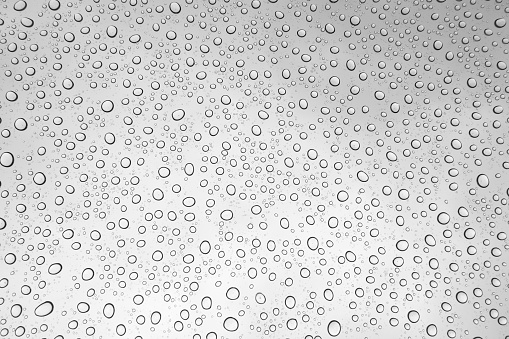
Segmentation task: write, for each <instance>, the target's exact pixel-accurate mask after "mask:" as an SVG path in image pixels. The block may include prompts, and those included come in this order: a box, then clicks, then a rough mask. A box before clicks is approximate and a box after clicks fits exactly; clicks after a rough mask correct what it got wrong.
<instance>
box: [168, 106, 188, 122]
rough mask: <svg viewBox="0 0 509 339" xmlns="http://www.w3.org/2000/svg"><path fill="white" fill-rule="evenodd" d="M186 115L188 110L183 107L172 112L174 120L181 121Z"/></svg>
mask: <svg viewBox="0 0 509 339" xmlns="http://www.w3.org/2000/svg"><path fill="white" fill-rule="evenodd" d="M185 115H186V112H185V111H184V110H183V109H182V108H179V109H176V110H174V111H173V112H172V113H171V117H172V118H173V120H175V121H180V120H182V119H183V118H184V116H185Z"/></svg>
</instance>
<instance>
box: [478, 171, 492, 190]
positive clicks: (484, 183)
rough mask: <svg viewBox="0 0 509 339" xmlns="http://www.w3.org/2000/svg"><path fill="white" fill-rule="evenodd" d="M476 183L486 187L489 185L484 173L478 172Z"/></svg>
mask: <svg viewBox="0 0 509 339" xmlns="http://www.w3.org/2000/svg"><path fill="white" fill-rule="evenodd" d="M477 185H479V187H481V188H486V187H488V186H489V185H490V179H489V178H488V176H487V175H486V174H479V175H478V176H477Z"/></svg>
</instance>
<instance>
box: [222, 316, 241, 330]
mask: <svg viewBox="0 0 509 339" xmlns="http://www.w3.org/2000/svg"><path fill="white" fill-rule="evenodd" d="M223 327H224V329H225V330H227V331H229V332H235V331H236V330H238V329H239V322H238V321H237V319H236V318H233V317H228V318H226V319H225V320H224V322H223Z"/></svg>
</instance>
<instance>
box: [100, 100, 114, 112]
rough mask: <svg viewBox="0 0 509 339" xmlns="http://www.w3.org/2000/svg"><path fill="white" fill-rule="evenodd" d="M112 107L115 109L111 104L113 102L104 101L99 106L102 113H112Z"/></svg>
mask: <svg viewBox="0 0 509 339" xmlns="http://www.w3.org/2000/svg"><path fill="white" fill-rule="evenodd" d="M114 107H115V105H114V104H113V101H111V100H104V101H103V102H102V104H101V109H102V110H103V112H106V113H109V112H111V111H113V108H114Z"/></svg>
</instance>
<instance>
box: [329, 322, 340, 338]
mask: <svg viewBox="0 0 509 339" xmlns="http://www.w3.org/2000/svg"><path fill="white" fill-rule="evenodd" d="M327 332H328V333H329V335H330V336H331V337H337V336H338V335H339V334H340V333H341V324H340V323H339V321H337V320H331V321H330V322H329V324H328V325H327Z"/></svg>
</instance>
